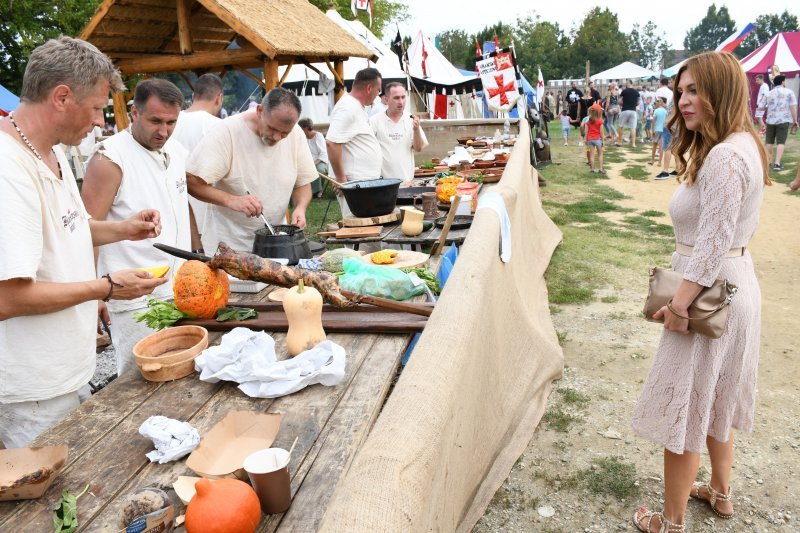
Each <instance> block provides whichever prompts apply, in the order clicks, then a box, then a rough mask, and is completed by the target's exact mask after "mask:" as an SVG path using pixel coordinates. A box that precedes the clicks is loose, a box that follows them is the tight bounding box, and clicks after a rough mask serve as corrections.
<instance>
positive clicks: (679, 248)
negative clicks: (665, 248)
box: [675, 242, 747, 257]
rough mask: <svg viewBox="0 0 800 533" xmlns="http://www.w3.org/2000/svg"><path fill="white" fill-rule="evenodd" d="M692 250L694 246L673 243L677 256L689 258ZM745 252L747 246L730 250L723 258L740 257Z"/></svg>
mask: <svg viewBox="0 0 800 533" xmlns="http://www.w3.org/2000/svg"><path fill="white" fill-rule="evenodd" d="M693 250H694V246H689V245H688V244H681V243H679V242H676V243H675V251H676V252H678V254H679V255H685V256H686V257H690V256H691V255H692V251H693ZM746 250H747V246H739V247H738V248H731V249H730V250H728V253H726V254H725V257H741V256H743V255H744V252H745V251H746Z"/></svg>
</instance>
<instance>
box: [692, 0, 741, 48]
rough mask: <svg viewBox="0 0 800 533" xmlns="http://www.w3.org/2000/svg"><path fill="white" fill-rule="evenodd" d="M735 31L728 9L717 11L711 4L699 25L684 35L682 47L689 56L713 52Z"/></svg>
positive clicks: (734, 24)
mask: <svg viewBox="0 0 800 533" xmlns="http://www.w3.org/2000/svg"><path fill="white" fill-rule="evenodd" d="M735 29H736V23H735V22H734V21H733V19H732V18H731V15H730V13H728V8H727V7H725V6H722V7H720V8H719V9H717V6H716V4H711V5H710V6H709V7H708V11H707V12H706V16H705V17H703V19H702V20H701V21H700V23H699V24H698V25H697V26H695V27H693V28H691V29H690V30H689V31H688V32H687V33H686V37H685V38H684V39H683V47H684V48H686V50H688V51H689V55H694V54H699V53H700V52H706V51H708V50H714V49H715V48H716V47H717V46H719V44H720V43H721V42H722V41H724V40H725V39H727V38H728V37H730V36H731V34H732V33H733V32H734V30H735Z"/></svg>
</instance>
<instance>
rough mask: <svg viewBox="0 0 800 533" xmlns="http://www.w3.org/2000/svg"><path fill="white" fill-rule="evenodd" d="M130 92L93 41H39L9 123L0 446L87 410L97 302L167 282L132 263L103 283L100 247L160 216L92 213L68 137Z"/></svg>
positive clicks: (2, 177) (154, 224)
mask: <svg viewBox="0 0 800 533" xmlns="http://www.w3.org/2000/svg"><path fill="white" fill-rule="evenodd" d="M110 89H114V90H115V91H121V90H124V89H125V86H124V85H123V83H122V79H121V78H120V74H119V71H117V69H116V68H115V67H114V64H113V63H112V62H111V60H110V59H109V58H108V57H106V56H105V55H103V53H102V52H100V51H99V50H98V49H97V48H95V47H94V46H93V45H91V44H89V43H87V42H85V41H81V40H78V39H73V38H71V37H60V38H58V39H51V40H49V41H47V42H46V43H45V44H43V45H42V46H40V47H38V48H36V49H35V50H34V51H33V52H32V53H31V55H30V58H29V59H28V65H27V68H26V69H25V74H24V76H23V78H22V93H21V94H20V97H21V103H20V105H19V107H18V108H17V109H16V111H14V113H12V114H11V115H10V116H9V117H7V118H5V119H2V120H0V204H1V205H2V206H3V216H2V217H0V441H2V443H3V444H4V445H5V446H6V447H8V448H18V447H23V446H27V445H28V444H29V443H30V441H32V440H33V439H34V438H36V436H37V435H39V434H40V433H42V432H43V431H45V430H46V429H47V428H48V427H50V426H52V425H53V424H55V423H56V422H58V420H60V419H61V418H63V417H64V416H66V415H67V414H68V413H69V412H70V411H72V410H73V409H75V408H77V407H78V405H79V404H80V399H81V397H82V394H81V395H79V393H82V392H83V391H87V392H88V386H87V384H88V383H89V380H90V379H91V377H92V375H93V374H94V369H95V360H96V354H95V340H96V336H97V335H96V325H97V300H99V299H106V300H108V299H109V298H113V299H131V298H137V297H139V296H141V295H143V294H148V293H150V292H151V291H152V290H153V289H154V288H155V287H158V286H159V285H161V284H162V283H164V280H163V279H153V277H152V276H151V275H150V274H149V273H147V272H144V271H137V270H132V269H125V270H123V271H118V272H113V273H110V274H106V275H104V276H103V277H102V278H100V279H97V278H96V274H95V267H94V260H93V255H92V246H93V245H94V246H100V245H104V244H108V243H112V242H116V241H118V240H121V239H148V238H151V237H156V236H157V235H158V234H159V232H160V230H161V221H160V216H159V213H158V211H155V210H146V211H140V212H138V213H136V214H135V215H134V216H133V217H131V218H129V219H128V220H124V221H119V222H102V221H98V220H93V219H91V218H90V217H89V214H88V213H87V212H86V209H85V208H84V205H83V202H81V199H80V196H79V194H78V186H77V184H76V183H75V178H74V176H73V175H72V171H71V170H70V168H69V165H68V164H67V160H66V157H65V156H64V153H63V152H62V151H61V149H60V148H59V147H58V145H59V144H65V145H68V146H74V145H76V144H78V143H79V142H80V141H81V139H82V138H84V137H85V136H86V134H87V133H88V132H89V131H90V130H91V129H92V127H93V126H100V125H102V124H103V108H104V107H105V106H106V104H107V102H108V96H109V90H110Z"/></svg>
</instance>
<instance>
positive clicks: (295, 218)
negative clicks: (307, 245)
mask: <svg viewBox="0 0 800 533" xmlns="http://www.w3.org/2000/svg"><path fill="white" fill-rule="evenodd" d="M292 224H293V225H295V226H297V227H298V228H300V229H305V227H306V212H305V211H301V210H300V209H297V208H295V210H294V211H292Z"/></svg>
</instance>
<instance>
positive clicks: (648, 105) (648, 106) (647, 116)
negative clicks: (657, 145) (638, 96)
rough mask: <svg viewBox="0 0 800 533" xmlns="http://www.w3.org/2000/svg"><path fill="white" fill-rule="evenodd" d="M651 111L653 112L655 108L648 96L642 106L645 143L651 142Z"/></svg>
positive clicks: (651, 98) (650, 97)
mask: <svg viewBox="0 0 800 533" xmlns="http://www.w3.org/2000/svg"><path fill="white" fill-rule="evenodd" d="M653 111H655V106H654V105H653V97H652V96H648V97H647V99H646V101H645V104H644V136H645V140H644V141H645V142H651V141H652V140H653Z"/></svg>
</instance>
